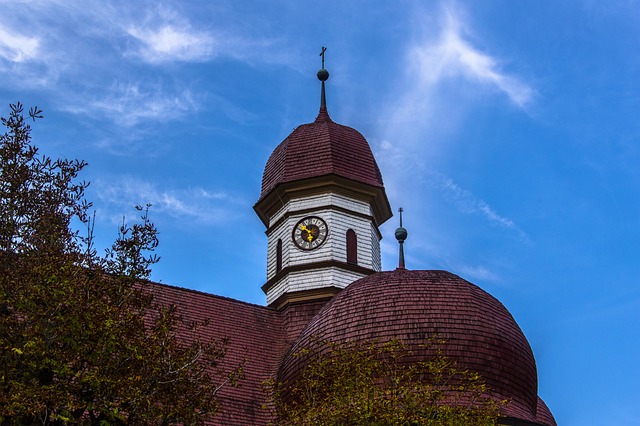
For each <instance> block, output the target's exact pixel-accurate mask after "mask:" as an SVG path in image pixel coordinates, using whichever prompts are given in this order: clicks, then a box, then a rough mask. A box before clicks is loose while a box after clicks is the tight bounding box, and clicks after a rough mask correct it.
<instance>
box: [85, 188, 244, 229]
mask: <svg viewBox="0 0 640 426" xmlns="http://www.w3.org/2000/svg"><path fill="white" fill-rule="evenodd" d="M91 188H92V192H94V193H95V196H96V197H97V199H98V200H99V205H100V206H105V207H106V209H107V210H108V211H109V212H113V216H114V218H115V220H116V221H118V220H120V218H121V216H120V215H121V212H123V211H129V210H130V209H131V208H132V207H133V206H136V205H146V204H148V203H149V204H152V206H153V207H152V211H153V215H154V216H155V215H166V216H169V217H171V218H172V219H173V220H175V219H177V220H179V221H183V222H185V223H197V224H203V225H208V226H215V225H220V224H223V223H227V222H229V221H231V220H233V218H234V217H236V215H235V214H234V212H237V211H238V209H242V208H244V207H238V205H239V204H242V203H241V202H240V201H239V200H238V199H236V198H234V197H233V196H231V195H229V194H227V193H226V192H223V191H218V192H212V191H208V190H206V189H203V188H187V189H166V188H159V187H158V185H157V184H155V183H152V182H148V181H143V180H141V179H138V178H134V177H121V178H115V179H110V180H109V181H106V180H97V181H95V182H93V183H92V186H91Z"/></svg>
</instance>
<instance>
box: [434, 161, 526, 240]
mask: <svg viewBox="0 0 640 426" xmlns="http://www.w3.org/2000/svg"><path fill="white" fill-rule="evenodd" d="M428 179H429V181H430V182H431V184H433V185H435V186H436V187H438V188H439V189H441V190H443V191H444V192H445V197H446V198H448V199H449V200H451V201H452V202H453V203H454V204H455V206H456V207H457V209H458V211H460V212H461V213H465V214H474V215H479V216H481V217H483V218H484V219H486V220H488V221H489V222H490V223H492V224H494V225H497V226H499V227H502V228H505V229H509V230H511V231H514V232H515V233H517V234H518V236H519V237H520V238H522V239H523V240H525V241H528V237H527V234H526V233H525V232H524V231H522V230H521V229H520V228H519V227H518V225H517V224H516V223H515V222H514V221H513V220H512V219H509V218H508V217H505V216H502V215H500V214H498V213H497V212H496V211H495V210H494V209H493V208H492V207H491V206H490V205H489V204H487V203H486V202H485V201H484V200H482V199H480V198H478V197H476V196H475V195H473V193H471V192H470V191H468V190H466V189H463V188H461V187H460V186H458V185H457V184H456V183H455V182H454V181H453V179H451V178H450V177H448V176H445V175H443V174H442V173H439V172H437V171H435V170H429V171H428Z"/></svg>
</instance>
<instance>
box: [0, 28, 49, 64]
mask: <svg viewBox="0 0 640 426" xmlns="http://www.w3.org/2000/svg"><path fill="white" fill-rule="evenodd" d="M39 47H40V40H39V39H38V38H36V37H26V36H23V35H20V34H16V33H14V32H11V31H9V30H7V29H6V28H3V27H0V57H3V58H5V59H7V60H9V61H11V62H25V61H28V60H32V59H34V58H36V57H37V56H38V52H39Z"/></svg>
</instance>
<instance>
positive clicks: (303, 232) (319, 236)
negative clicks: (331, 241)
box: [293, 216, 329, 250]
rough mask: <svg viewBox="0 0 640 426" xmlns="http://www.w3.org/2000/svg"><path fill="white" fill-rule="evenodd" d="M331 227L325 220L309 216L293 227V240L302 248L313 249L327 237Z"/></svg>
mask: <svg viewBox="0 0 640 426" xmlns="http://www.w3.org/2000/svg"><path fill="white" fill-rule="evenodd" d="M328 234H329V228H328V227H327V224H326V223H325V221H324V220H322V219H320V218H319V217H317V216H309V217H305V218H304V219H302V220H301V221H300V222H298V223H296V226H295V228H293V242H294V243H295V245H296V246H298V247H299V248H301V249H302V250H313V249H316V248H318V247H320V246H321V245H322V243H324V241H325V240H326V239H327V235H328Z"/></svg>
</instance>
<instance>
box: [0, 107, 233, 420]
mask: <svg viewBox="0 0 640 426" xmlns="http://www.w3.org/2000/svg"><path fill="white" fill-rule="evenodd" d="M29 116H30V117H31V118H32V119H34V120H35V119H36V118H41V111H39V110H38V109H37V108H34V109H31V110H30V111H29ZM2 124H3V125H4V126H5V127H6V128H7V132H6V133H5V134H3V135H2V136H0V196H1V197H0V424H3V425H4V424H36V423H37V424H42V425H58V424H100V425H112V424H145V425H147V424H175V423H182V424H201V423H202V422H203V421H204V419H205V418H206V417H209V416H210V415H212V414H213V413H215V410H216V398H215V396H216V392H217V390H218V389H219V386H220V385H221V383H216V380H217V381H219V382H229V381H234V380H235V379H236V378H237V376H236V374H237V372H232V375H231V376H225V375H223V374H222V375H218V374H220V373H219V372H218V373H217V374H216V377H212V374H214V373H212V372H214V371H216V366H217V363H218V362H219V360H220V359H221V358H222V357H223V356H224V353H225V342H222V341H213V342H201V341H199V340H197V339H196V338H193V340H192V341H190V342H188V343H185V342H184V341H181V340H180V339H178V333H179V332H181V331H182V332H184V331H187V332H188V331H189V330H188V328H189V327H193V328H195V327H198V326H200V325H201V324H192V325H187V324H184V323H183V321H182V320H181V317H180V315H179V312H177V310H176V308H175V307H172V306H159V305H158V304H156V303H155V302H154V300H153V297H152V294H151V293H152V292H151V291H150V290H149V288H148V286H146V285H145V282H146V281H145V280H146V279H147V278H148V277H149V274H150V269H151V266H152V265H153V264H154V263H155V262H157V260H158V259H157V257H156V256H155V255H154V254H153V251H154V249H155V248H156V246H157V244H158V239H157V230H156V228H155V226H154V225H153V224H152V223H151V222H150V220H149V206H147V207H146V208H139V210H140V212H141V221H140V222H139V223H135V224H134V225H132V226H129V225H127V224H126V223H124V221H123V224H122V226H121V227H120V232H119V236H118V238H117V240H116V241H115V243H114V244H113V246H112V248H111V249H110V250H108V251H107V253H106V255H105V256H99V255H97V253H96V250H95V249H94V248H93V242H92V227H93V220H92V219H91V218H90V217H89V215H88V214H87V213H88V211H89V209H90V208H91V204H90V203H88V202H86V201H85V198H84V191H85V189H86V188H87V186H88V184H87V183H85V182H77V177H78V175H79V173H80V172H81V171H82V169H83V168H84V167H85V166H86V164H85V163H84V162H82V161H77V160H61V159H58V160H52V159H50V158H48V157H46V156H42V155H40V154H39V153H38V149H37V148H36V147H35V146H34V145H33V144H32V143H31V134H30V132H31V128H30V126H29V125H28V124H27V122H26V120H25V117H24V114H23V108H22V106H21V105H20V104H16V105H11V113H10V116H9V118H7V119H5V118H3V119H2ZM74 221H75V222H74ZM73 223H81V224H84V225H85V226H86V227H87V230H88V232H87V235H86V236H81V235H80V234H79V232H78V231H74V230H73V229H72V224H73ZM189 334H190V335H196V334H195V333H189Z"/></svg>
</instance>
